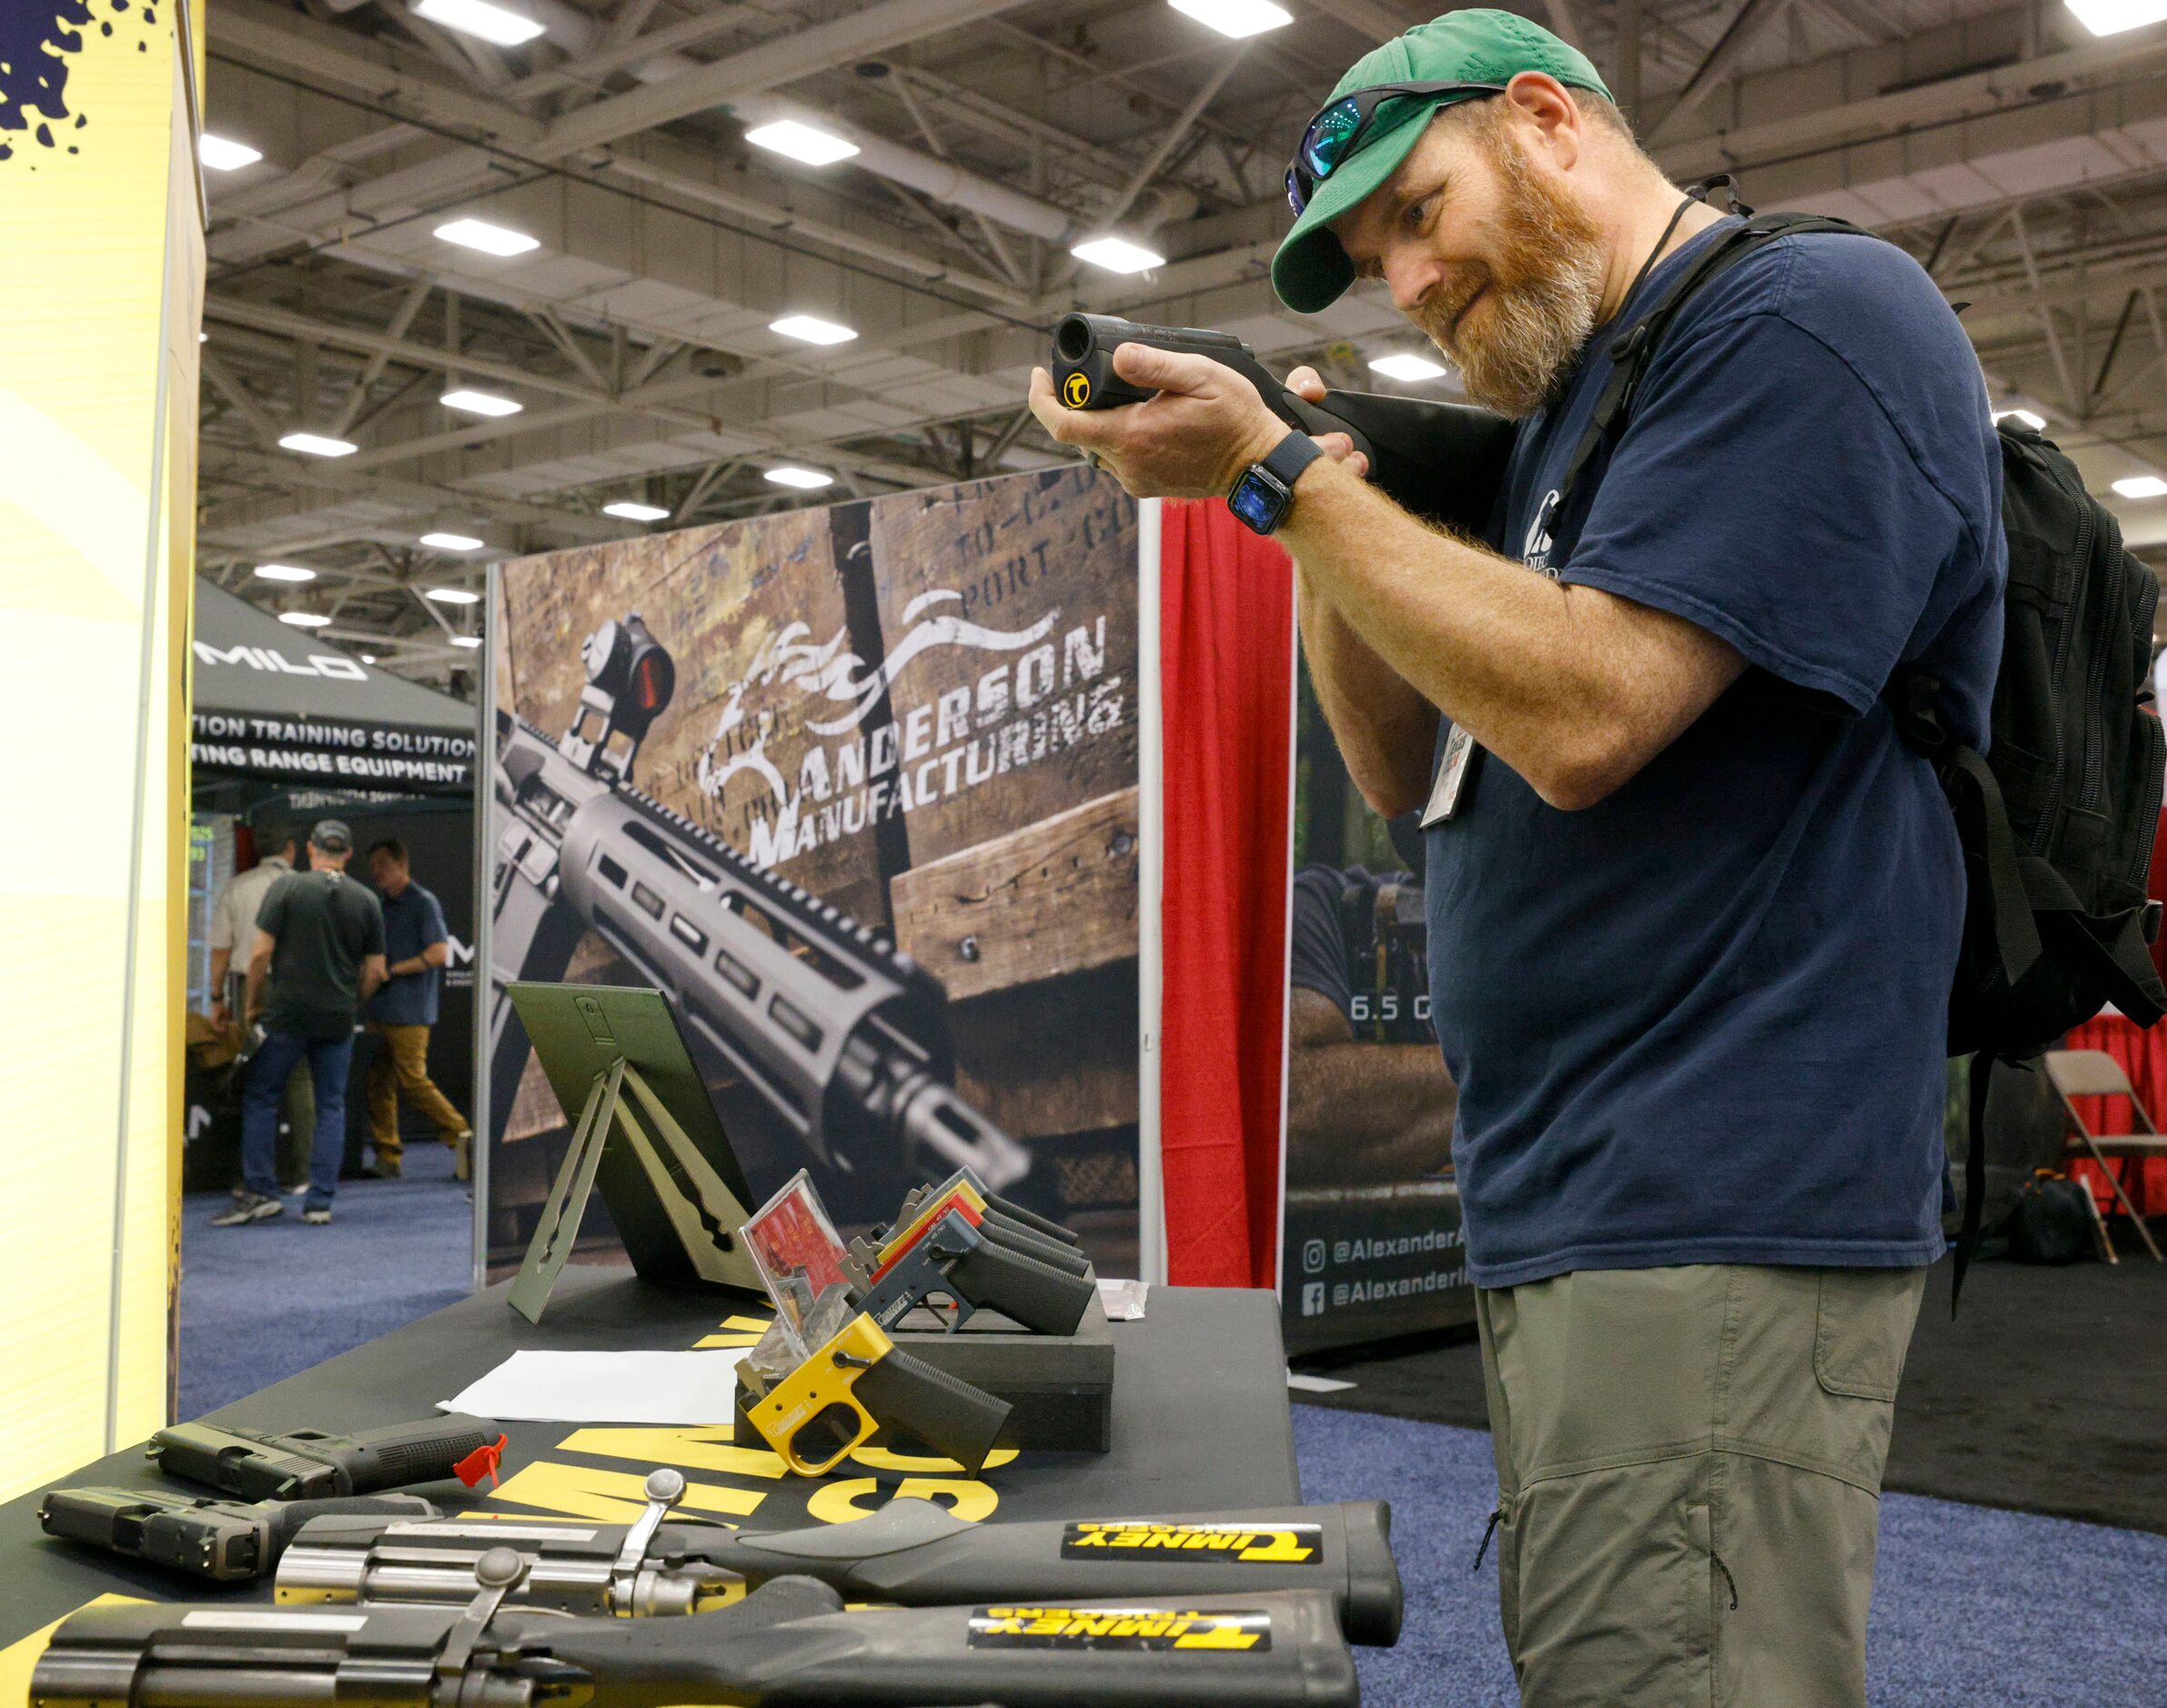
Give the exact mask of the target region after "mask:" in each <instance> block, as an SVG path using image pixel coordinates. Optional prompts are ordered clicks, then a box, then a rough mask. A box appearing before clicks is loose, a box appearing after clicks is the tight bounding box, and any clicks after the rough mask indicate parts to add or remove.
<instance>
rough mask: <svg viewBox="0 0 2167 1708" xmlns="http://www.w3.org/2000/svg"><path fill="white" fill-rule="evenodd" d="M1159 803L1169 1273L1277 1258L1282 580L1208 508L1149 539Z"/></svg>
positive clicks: (1287, 689) (1281, 566)
mask: <svg viewBox="0 0 2167 1708" xmlns="http://www.w3.org/2000/svg"><path fill="white" fill-rule="evenodd" d="M1159 575H1160V582H1159V588H1160V593H1159V636H1160V640H1159V647H1160V660H1161V681H1162V683H1163V685H1164V688H1163V698H1162V700H1161V705H1162V708H1163V709H1162V714H1161V729H1162V733H1163V737H1164V775H1165V789H1164V799H1165V802H1166V814H1165V817H1166V824H1165V899H1164V909H1163V918H1164V985H1163V997H1162V1001H1161V1009H1160V1012H1161V1016H1162V1019H1161V1023H1160V1035H1161V1040H1162V1041H1161V1058H1160V1092H1159V1110H1160V1116H1159V1130H1160V1154H1161V1169H1162V1175H1163V1179H1164V1190H1165V1204H1166V1252H1167V1274H1168V1278H1169V1279H1170V1280H1171V1281H1174V1282H1175V1283H1176V1284H1178V1285H1181V1286H1189V1287H1271V1286H1275V1284H1276V1282H1277V1279H1278V1267H1279V1145H1280V1103H1281V1094H1280V1086H1281V1075H1282V1072H1283V1070H1284V1067H1285V1030H1286V887H1287V880H1288V845H1287V837H1288V834H1289V830H1290V827H1291V825H1292V822H1293V812H1292V804H1293V803H1292V802H1291V801H1290V800H1289V799H1287V779H1288V776H1289V764H1288V760H1289V755H1288V751H1287V746H1288V743H1289V741H1290V740H1291V739H1292V738H1293V737H1292V725H1293V706H1294V620H1295V617H1294V582H1293V569H1292V567H1291V566H1290V565H1289V563H1288V561H1287V558H1286V554H1285V552H1284V551H1282V550H1281V549H1280V548H1279V547H1278V546H1276V545H1275V544H1274V543H1273V542H1272V541H1270V540H1268V539H1260V538H1257V537H1256V536H1255V534H1252V533H1251V532H1249V530H1248V529H1247V528H1245V527H1242V526H1241V525H1240V524H1239V523H1237V522H1235V519H1234V518H1233V517H1231V516H1229V515H1228V514H1227V512H1226V507H1225V505H1223V504H1216V503H1188V502H1180V503H1176V502H1169V503H1167V504H1165V505H1164V507H1163V508H1162V512H1161V520H1160V548H1159Z"/></svg>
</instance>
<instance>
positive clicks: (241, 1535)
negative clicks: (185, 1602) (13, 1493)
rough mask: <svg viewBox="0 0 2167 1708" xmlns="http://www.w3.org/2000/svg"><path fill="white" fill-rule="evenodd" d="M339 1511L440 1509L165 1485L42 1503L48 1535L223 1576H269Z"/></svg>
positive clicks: (410, 1499) (399, 1516) (382, 1516)
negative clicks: (221, 1494) (242, 1495)
mask: <svg viewBox="0 0 2167 1708" xmlns="http://www.w3.org/2000/svg"><path fill="white" fill-rule="evenodd" d="M333 1516H338V1517H344V1518H356V1519H358V1520H360V1522H363V1523H367V1524H379V1525H380V1524H389V1523H395V1522H399V1521H401V1520H406V1521H413V1520H418V1519H430V1518H435V1517H437V1516H438V1511H437V1508H436V1507H435V1506H434V1505H433V1504H431V1503H430V1502H428V1501H425V1500H423V1499H422V1498H421V1497H420V1496H419V1495H418V1494H364V1495H354V1496H349V1497H347V1498H345V1499H339V1498H333V1499H331V1500H326V1501H257V1502H240V1501H222V1500H220V1499H218V1498H217V1496H216V1495H193V1494H168V1493H166V1492H164V1491H162V1490H158V1489H106V1488H97V1489H55V1490H53V1491H52V1492H50V1493H49V1494H47V1495H46V1496H45V1499H44V1500H42V1501H40V1502H38V1507H37V1522H38V1523H39V1524H40V1525H41V1526H42V1527H43V1528H44V1530H45V1534H46V1535H48V1536H57V1537H59V1538H61V1539H62V1540H63V1541H66V1542H87V1543H88V1544H90V1545H91V1546H92V1547H95V1548H106V1549H109V1550H110V1551H111V1552H114V1553H120V1554H126V1555H128V1556H129V1557H130V1558H131V1559H136V1560H148V1561H150V1562H152V1563H153V1564H154V1565H162V1566H167V1567H170V1568H171V1569H173V1570H174V1571H176V1572H192V1573H194V1574H195V1575H196V1576H197V1577H203V1578H211V1579H215V1580H216V1581H217V1582H221V1583H243V1582H250V1581H251V1580H253V1579H256V1578H263V1577H268V1576H270V1575H271V1572H272V1570H273V1568H274V1567H276V1566H277V1564H278V1562H279V1559H280V1557H281V1556H282V1555H283V1554H284V1553H285V1552H286V1550H287V1547H288V1546H289V1545H290V1544H291V1543H292V1542H293V1540H294V1537H295V1536H296V1535H297V1533H298V1532H300V1531H301V1529H302V1527H303V1526H304V1525H307V1523H309V1522H312V1521H313V1520H316V1519H319V1518H328V1517H333Z"/></svg>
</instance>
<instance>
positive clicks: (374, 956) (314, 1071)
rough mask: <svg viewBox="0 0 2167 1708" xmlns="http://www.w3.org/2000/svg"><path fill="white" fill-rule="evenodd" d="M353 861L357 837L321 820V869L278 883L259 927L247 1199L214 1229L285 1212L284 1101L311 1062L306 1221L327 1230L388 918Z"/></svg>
mask: <svg viewBox="0 0 2167 1708" xmlns="http://www.w3.org/2000/svg"><path fill="white" fill-rule="evenodd" d="M353 852H354V836H353V832H352V831H350V830H348V829H347V827H346V826H345V825H344V824H342V823H340V822H339V821H338V819H324V820H323V821H322V822H321V823H319V824H318V825H317V827H316V829H314V830H313V831H311V832H310V833H309V837H308V855H309V863H310V865H311V866H312V867H313V869H312V870H310V871H306V872H294V873H291V874H289V875H288V876H287V877H284V878H281V879H279V880H278V881H277V883H276V884H274V885H273V886H272V887H271V889H270V893H269V894H267V896H265V897H264V901H263V907H262V909H261V910H260V911H258V912H257V916H256V945H255V948H254V949H253V950H252V952H251V953H250V955H249V958H248V989H247V1003H246V1011H247V1012H249V1013H253V1012H255V1010H256V1006H257V1000H258V999H259V998H260V999H261V1000H262V1001H263V1027H264V1040H263V1042H262V1044H261V1045H260V1046H259V1047H258V1048H257V1052H256V1059H255V1060H254V1061H253V1062H252V1063H251V1064H250V1068H249V1072H248V1089H247V1091H246V1092H245V1093H244V1094H243V1096H242V1100H241V1181H242V1185H243V1187H244V1188H245V1190H244V1191H243V1192H242V1193H241V1195H240V1196H238V1197H237V1198H236V1199H235V1200H234V1203H233V1208H232V1209H230V1210H228V1211H224V1212H223V1213H221V1214H219V1215H216V1216H213V1217H212V1218H211V1225H212V1226H213V1227H215V1228H232V1227H239V1226H241V1225H243V1224H245V1223H247V1222H251V1221H269V1220H270V1219H271V1218H272V1217H274V1216H277V1215H278V1214H280V1213H282V1212H283V1211H284V1210H285V1205H284V1204H282V1203H281V1202H280V1201H279V1199H278V1174H277V1144H278V1100H279V1098H280V1096H281V1095H282V1094H283V1093H284V1091H285V1090H286V1081H287V1075H289V1074H290V1073H292V1072H293V1070H294V1067H295V1064H296V1063H297V1062H299V1061H300V1060H302V1059H303V1058H304V1057H306V1058H307V1061H308V1072H309V1077H310V1078H311V1079H313V1080H315V1081H316V1141H315V1143H314V1145H313V1146H311V1148H310V1150H309V1155H308V1195H307V1198H306V1199H305V1200H304V1201H302V1206H301V1220H302V1221H307V1222H314V1223H323V1222H328V1221H330V1220H331V1199H332V1197H333V1195H334V1194H335V1193H336V1192H337V1191H338V1165H339V1162H340V1161H341V1160H343V1158H344V1157H345V1154H346V1080H347V1071H348V1068H349V1067H350V1066H351V1065H352V1063H353V1058H354V1022H355V1020H356V1018H357V1016H358V1012H359V1010H360V1007H361V1004H362V1003H363V1002H365V1001H367V1000H368V999H369V998H370V997H372V996H374V995H375V994H376V991H377V987H378V986H379V985H380V984H382V983H383V982H384V912H383V909H381V908H380V907H378V905H377V899H376V897H375V896H373V895H371V894H370V893H369V892H368V889H366V888H364V887H363V886H362V885H360V884H358V883H356V882H355V881H354V880H353V879H350V878H348V876H347V875H346V864H347V861H348V859H351V858H352V857H353ZM266 988H268V994H267V995H265V990H266Z"/></svg>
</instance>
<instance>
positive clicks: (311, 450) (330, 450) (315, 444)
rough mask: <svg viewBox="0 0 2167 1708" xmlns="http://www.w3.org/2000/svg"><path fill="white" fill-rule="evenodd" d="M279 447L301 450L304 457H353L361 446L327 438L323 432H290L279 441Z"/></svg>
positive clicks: (281, 448) (288, 449)
mask: <svg viewBox="0 0 2167 1708" xmlns="http://www.w3.org/2000/svg"><path fill="white" fill-rule="evenodd" d="M278 448H279V449H280V450H284V451H299V452H300V453H301V455H302V456H304V457H351V456H352V455H353V454H354V453H355V452H356V451H358V450H359V449H360V448H361V447H359V446H358V445H349V444H348V442H347V441H346V440H344V439H333V438H326V437H324V436H323V435H322V434H321V433H288V434H287V436H286V437H284V438H282V439H280V440H279V441H278Z"/></svg>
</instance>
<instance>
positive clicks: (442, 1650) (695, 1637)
mask: <svg viewBox="0 0 2167 1708" xmlns="http://www.w3.org/2000/svg"><path fill="white" fill-rule="evenodd" d="M841 1528H842V1529H848V1528H850V1527H849V1526H848V1525H845V1526H842V1527H841ZM527 1575H528V1566H527V1562H526V1561H525V1559H523V1558H522V1557H521V1556H520V1555H519V1554H518V1553H517V1552H513V1551H512V1550H511V1549H510V1548H492V1549H490V1550H489V1552H486V1553H484V1554H483V1555H482V1556H481V1557H480V1559H479V1560H478V1561H477V1562H475V1569H474V1572H473V1577H472V1582H473V1584H474V1586H475V1587H474V1588H473V1591H472V1592H471V1597H470V1599H469V1602H468V1604H467V1605H466V1606H465V1607H463V1608H460V1607H449V1606H446V1607H423V1606H408V1605H392V1604H363V1605H359V1606H356V1607H352V1608H345V1609H340V1610H338V1611H337V1612H330V1611H328V1610H324V1609H319V1608H292V1609H285V1608H279V1609H267V1608H255V1607H249V1608H240V1607H234V1606H230V1605H219V1606H211V1607H141V1606H136V1607H98V1608H90V1609H86V1610H85V1611H83V1612H81V1613H76V1614H74V1615H72V1616H71V1617H69V1618H68V1619H66V1620H65V1621H63V1622H62V1623H61V1625H60V1627H59V1629H58V1630H57V1631H55V1633H54V1634H53V1638H52V1641H51V1643H49V1644H48V1645H47V1647H46V1649H45V1653H44V1654H43V1655H41V1656H40V1657H39V1659H38V1662H37V1665H36V1669H35V1672H34V1673H32V1675H31V1681H30V1699H31V1701H32V1702H34V1703H37V1704H38V1708H203V1704H206V1703H247V1704H248V1708H323V1704H325V1703H332V1702H343V1701H352V1702H372V1703H392V1702H396V1703H402V1704H407V1705H408V1708H542V1704H557V1705H561V1708H665V1705H666V1704H669V1703H711V1704H714V1705H715V1708H816V1705H817V1708H943V1705H946V1708H980V1705H981V1704H984V1703H1002V1704H1003V1708H1074V1704H1076V1703H1103V1704H1106V1705H1107V1708H1184V1705H1186V1704H1213V1705H1214V1708H1296V1705H1297V1704H1299V1705H1300V1708H1356V1703H1358V1702H1359V1700H1360V1694H1359V1691H1358V1689H1357V1687H1356V1680H1355V1663H1354V1656H1353V1654H1352V1653H1349V1651H1348V1649H1347V1646H1346V1642H1345V1641H1344V1640H1343V1639H1342V1638H1341V1636H1340V1634H1339V1623H1338V1621H1337V1619H1336V1618H1335V1616H1334V1614H1333V1612H1332V1603H1331V1601H1330V1599H1329V1598H1328V1597H1326V1596H1324V1595H1320V1594H1316V1593H1314V1592H1300V1591H1286V1590H1281V1591H1263V1592H1257V1593H1254V1594H1238V1595H1200V1596H1184V1597H1182V1598H1180V1599H1178V1600H1160V1601H1153V1602H1149V1603H1139V1602H1137V1601H1122V1602H1115V1603H1104V1602H1100V1603H1080V1604H1067V1605H1062V1606H1048V1605H1044V1604H1023V1603H1019V1602H1017V1601H1016V1600H1014V1599H1013V1598H1008V1599H1003V1600H1001V1601H998V1602H988V1603H984V1604H981V1605H964V1606H958V1607H941V1608H932V1609H899V1610H895V1611H883V1612H869V1613H844V1612H843V1611H842V1596H840V1595H839V1594H837V1593H836V1592H835V1591H834V1590H832V1589H831V1588H829V1587H828V1585H826V1584H825V1583H819V1582H813V1581H812V1580H811V1579H809V1578H802V1577H784V1578H778V1579H776V1580H774V1581H773V1582H770V1583H768V1584H767V1585H765V1586H764V1587H763V1588H761V1589H759V1590H756V1591H754V1592H752V1593H751V1595H749V1596H747V1597H746V1598H745V1600H744V1601H742V1602H741V1603H738V1604H737V1605H736V1606H734V1607H727V1608H724V1609H722V1610H721V1611H720V1612H716V1613H693V1614H690V1615H689V1616H688V1617H686V1618H683V1619H670V1620H640V1621H635V1620H626V1619H567V1618H565V1617H563V1616H562V1615H561V1614H558V1613H543V1612H540V1611H538V1610H519V1609H512V1608H506V1607H504V1606H503V1603H504V1602H505V1600H506V1599H507V1597H508V1596H509V1595H510V1594H512V1593H513V1592H516V1591H517V1590H519V1587H520V1585H521V1584H522V1582H524V1581H525V1579H526V1577H527Z"/></svg>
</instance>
